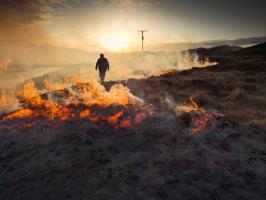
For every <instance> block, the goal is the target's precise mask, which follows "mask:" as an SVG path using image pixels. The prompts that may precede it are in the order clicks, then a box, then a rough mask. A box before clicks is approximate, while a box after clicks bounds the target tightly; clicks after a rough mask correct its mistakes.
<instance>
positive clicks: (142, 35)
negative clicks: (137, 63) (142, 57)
mask: <svg viewBox="0 0 266 200" xmlns="http://www.w3.org/2000/svg"><path fill="white" fill-rule="evenodd" d="M138 32H141V44H142V45H141V47H142V48H141V49H142V52H143V41H144V33H145V32H148V30H139V31H138Z"/></svg>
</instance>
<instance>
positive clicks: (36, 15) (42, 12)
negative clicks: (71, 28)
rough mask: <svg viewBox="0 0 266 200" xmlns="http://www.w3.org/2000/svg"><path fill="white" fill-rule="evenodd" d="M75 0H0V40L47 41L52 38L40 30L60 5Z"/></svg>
mask: <svg viewBox="0 0 266 200" xmlns="http://www.w3.org/2000/svg"><path fill="white" fill-rule="evenodd" d="M74 1H75V0H71V1H70V0H12V1H10V0H0V41H5V42H6V41H8V42H14V43H16V42H24V43H37V44H42V43H48V44H52V43H53V41H52V40H53V39H52V38H51V37H50V36H49V34H48V33H45V32H44V31H43V30H42V24H43V23H51V22H52V21H53V19H54V17H56V16H57V15H59V14H60V13H59V10H60V7H67V6H68V5H69V4H70V2H74Z"/></svg>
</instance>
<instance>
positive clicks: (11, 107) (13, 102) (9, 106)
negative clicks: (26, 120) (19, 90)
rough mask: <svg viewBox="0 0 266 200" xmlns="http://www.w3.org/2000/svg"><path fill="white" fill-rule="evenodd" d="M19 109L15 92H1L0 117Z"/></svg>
mask: <svg viewBox="0 0 266 200" xmlns="http://www.w3.org/2000/svg"><path fill="white" fill-rule="evenodd" d="M17 109H19V103H18V100H17V98H16V96H15V94H14V93H13V92H4V91H0V115H2V114H7V113H10V112H12V111H15V110H17Z"/></svg>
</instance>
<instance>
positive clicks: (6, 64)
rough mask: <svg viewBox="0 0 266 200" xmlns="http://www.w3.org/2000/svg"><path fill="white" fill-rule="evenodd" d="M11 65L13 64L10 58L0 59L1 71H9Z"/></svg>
mask: <svg viewBox="0 0 266 200" xmlns="http://www.w3.org/2000/svg"><path fill="white" fill-rule="evenodd" d="M10 63H11V59H9V58H3V59H0V70H2V71H7V70H8V67H9V65H10Z"/></svg>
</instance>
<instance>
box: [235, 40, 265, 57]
mask: <svg viewBox="0 0 266 200" xmlns="http://www.w3.org/2000/svg"><path fill="white" fill-rule="evenodd" d="M237 54H242V55H266V42H264V43H262V44H258V45H255V46H251V47H247V48H244V49H241V50H239V51H237Z"/></svg>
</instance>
